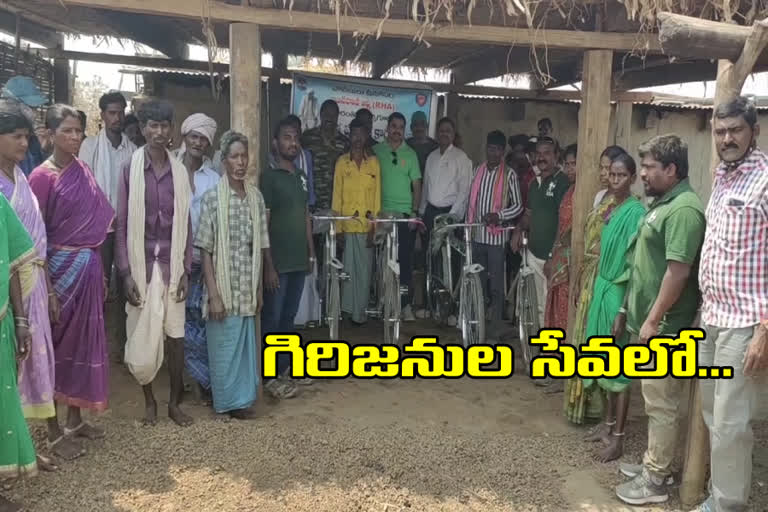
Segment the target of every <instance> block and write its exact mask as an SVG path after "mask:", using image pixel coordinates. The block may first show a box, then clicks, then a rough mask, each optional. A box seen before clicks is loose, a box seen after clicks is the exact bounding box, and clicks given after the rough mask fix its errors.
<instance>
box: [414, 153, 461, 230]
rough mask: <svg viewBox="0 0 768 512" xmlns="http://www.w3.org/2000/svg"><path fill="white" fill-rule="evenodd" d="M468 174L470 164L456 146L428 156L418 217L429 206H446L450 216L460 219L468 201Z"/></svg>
mask: <svg viewBox="0 0 768 512" xmlns="http://www.w3.org/2000/svg"><path fill="white" fill-rule="evenodd" d="M472 173H473V169H472V161H471V160H470V159H469V157H468V156H467V154H466V153H465V152H464V151H462V150H461V149H459V148H457V147H456V146H453V145H451V146H448V148H447V149H446V150H445V153H443V154H440V149H439V148H438V149H436V150H434V151H433V152H432V153H430V155H429V156H428V157H427V163H426V164H425V166H424V178H423V179H424V186H423V190H422V192H421V204H420V205H419V213H421V214H424V210H426V208H427V203H428V202H429V203H430V204H431V205H432V206H436V207H438V208H445V207H448V206H450V207H451V211H450V214H451V215H453V216H455V217H456V218H458V219H463V218H464V214H465V213H466V211H467V202H468V201H469V187H470V184H471V182H472Z"/></svg>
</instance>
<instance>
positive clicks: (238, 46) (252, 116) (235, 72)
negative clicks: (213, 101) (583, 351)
mask: <svg viewBox="0 0 768 512" xmlns="http://www.w3.org/2000/svg"><path fill="white" fill-rule="evenodd" d="M229 52H230V74H231V78H230V86H229V94H230V98H229V115H230V126H231V127H232V129H233V130H236V131H238V132H240V133H242V134H244V135H245V136H246V137H248V146H249V147H248V153H249V154H250V155H251V165H250V169H249V177H250V178H251V179H253V180H255V181H256V182H258V179H259V176H260V173H261V162H260V160H259V155H260V154H261V133H260V131H261V130H260V128H261V31H260V29H259V26H258V25H254V24H251V23H232V24H231V25H230V26H229Z"/></svg>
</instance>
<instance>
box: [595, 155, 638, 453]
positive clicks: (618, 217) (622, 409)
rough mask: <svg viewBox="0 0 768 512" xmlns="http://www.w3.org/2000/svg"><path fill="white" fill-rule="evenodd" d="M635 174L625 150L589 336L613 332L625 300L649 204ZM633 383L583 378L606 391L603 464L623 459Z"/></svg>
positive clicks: (617, 167) (614, 175) (615, 166)
mask: <svg viewBox="0 0 768 512" xmlns="http://www.w3.org/2000/svg"><path fill="white" fill-rule="evenodd" d="M636 178H637V168H636V165H635V161H634V159H633V158H632V157H631V156H629V155H627V154H623V155H620V156H618V157H616V158H615V159H614V160H613V162H612V163H611V171H610V174H609V180H610V183H611V193H612V194H613V197H614V199H615V202H616V207H615V208H614V209H613V211H612V212H611V214H610V216H609V217H608V218H607V219H606V221H605V228H603V236H602V250H601V251H600V263H599V264H598V270H597V277H596V279H595V285H594V289H593V290H592V303H591V304H590V306H589V312H588V314H587V333H586V334H587V337H586V339H589V338H590V337H592V336H610V335H612V334H613V333H612V330H613V329H612V328H613V321H614V319H615V318H616V315H617V314H618V313H619V309H620V308H621V305H622V302H623V300H624V292H625V290H626V286H627V275H626V273H627V270H628V267H627V250H628V248H629V244H630V242H631V240H632V238H633V237H634V236H635V233H636V232H637V226H638V223H639V222H640V221H641V220H642V219H643V217H644V216H645V207H644V206H643V204H642V203H641V202H640V201H639V200H638V199H637V198H635V197H633V196H632V195H631V187H632V184H633V183H634V182H635V179H636ZM586 339H585V340H586ZM628 339H629V338H628V334H627V333H626V332H625V333H624V334H623V335H622V336H621V337H619V338H618V339H615V343H616V344H617V345H619V346H621V347H623V346H625V345H626V344H627V341H628ZM630 382H631V381H630V379H628V378H626V377H623V376H619V377H616V378H613V379H605V378H601V379H597V380H593V379H585V380H584V388H585V389H587V390H591V391H592V392H593V393H595V392H597V391H598V389H597V388H598V387H599V388H600V390H602V391H604V392H605V394H606V395H607V401H606V407H605V409H604V413H603V422H602V423H601V424H600V425H599V426H598V428H597V432H596V433H599V435H600V436H601V437H600V440H601V441H603V443H604V444H605V445H606V446H605V448H604V449H603V450H601V451H600V453H599V454H598V456H597V458H598V460H600V461H601V462H608V461H611V460H615V459H618V458H619V457H621V455H622V453H623V446H624V424H625V423H626V420H627V410H628V408H629V384H630Z"/></svg>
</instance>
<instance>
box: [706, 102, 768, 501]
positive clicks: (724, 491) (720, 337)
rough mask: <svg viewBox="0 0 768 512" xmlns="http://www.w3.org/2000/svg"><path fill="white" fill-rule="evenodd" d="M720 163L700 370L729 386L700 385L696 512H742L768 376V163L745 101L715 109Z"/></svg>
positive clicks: (710, 217)
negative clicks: (705, 438)
mask: <svg viewBox="0 0 768 512" xmlns="http://www.w3.org/2000/svg"><path fill="white" fill-rule="evenodd" d="M712 129H713V132H714V136H715V144H716V148H717V154H718V156H719V157H720V160H721V163H720V165H719V166H718V167H717V170H716V173H715V183H714V187H713V190H712V197H711V198H710V200H709V205H708V206H707V231H706V235H705V237H704V246H703V248H702V254H701V267H700V271H699V283H700V286H701V292H702V295H703V306H702V321H703V324H704V329H705V330H706V333H707V337H706V339H705V340H703V341H700V342H699V344H698V347H699V364H700V365H703V366H721V367H722V366H730V367H732V368H733V372H734V375H733V378H731V379H719V380H715V379H702V380H701V381H700V383H699V385H700V389H701V405H702V413H703V416H704V422H705V423H706V425H707V428H708V429H709V434H710V447H711V450H712V453H711V467H712V473H711V474H712V476H711V481H710V497H709V499H708V500H707V501H706V502H704V504H703V505H701V507H700V508H699V509H698V510H700V511H701V512H742V511H746V510H747V502H748V500H749V491H750V487H751V484H752V448H753V446H754V438H753V434H752V426H751V422H752V420H753V419H754V418H755V409H756V406H757V403H758V400H759V399H760V398H759V393H760V391H762V390H764V389H765V380H764V379H760V378H758V376H759V375H760V374H762V373H764V371H765V369H766V368H768V279H766V276H768V216H766V212H768V157H766V155H765V153H763V152H762V151H761V150H760V148H758V147H757V137H758V135H759V134H760V126H759V125H758V124H757V110H756V109H755V106H754V104H752V103H751V102H749V101H748V100H747V99H746V98H737V99H735V100H733V101H729V102H727V103H724V104H721V105H719V106H717V108H716V109H715V113H714V119H713V121H712Z"/></svg>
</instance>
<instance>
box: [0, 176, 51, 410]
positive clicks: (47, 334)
mask: <svg viewBox="0 0 768 512" xmlns="http://www.w3.org/2000/svg"><path fill="white" fill-rule="evenodd" d="M14 172H15V175H14V178H15V183H14V182H13V181H11V180H10V179H8V177H7V176H5V174H2V173H0V191H2V193H3V194H4V195H5V197H7V198H8V200H9V201H10V203H11V206H12V207H13V209H14V211H15V212H16V215H17V216H18V217H19V220H20V221H21V223H22V224H23V225H24V228H25V229H26V230H27V233H29V235H30V236H31V237H32V240H33V242H34V244H35V259H34V260H33V261H31V262H30V263H28V264H26V265H23V266H22V267H21V268H20V269H19V277H20V278H21V288H22V298H23V300H24V308H25V309H26V311H27V317H28V318H29V325H30V328H31V329H30V330H31V333H32V342H31V345H30V347H29V348H30V350H29V357H27V358H26V359H25V360H24V361H23V362H22V363H21V364H20V365H19V376H18V383H19V395H20V397H21V404H22V408H23V410H24V416H25V417H27V418H35V419H46V418H52V417H54V416H56V410H55V406H54V404H53V389H54V388H53V383H54V371H55V364H56V363H55V361H54V356H53V342H52V341H51V323H50V319H49V316H48V283H47V281H46V279H45V269H44V265H45V259H46V249H47V239H46V235H45V224H44V223H43V217H42V215H41V214H40V207H39V205H38V203H37V198H36V197H35V195H34V194H33V193H32V189H31V188H29V183H28V182H27V178H26V177H25V176H24V173H22V172H21V169H20V168H19V167H16V169H15V171H14Z"/></svg>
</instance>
